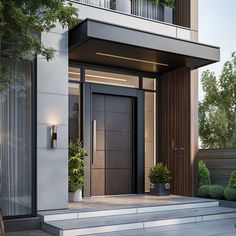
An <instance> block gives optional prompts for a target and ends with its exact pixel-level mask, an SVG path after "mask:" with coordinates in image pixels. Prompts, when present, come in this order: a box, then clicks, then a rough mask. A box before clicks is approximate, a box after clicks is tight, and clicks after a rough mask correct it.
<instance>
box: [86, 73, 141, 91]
mask: <svg viewBox="0 0 236 236" xmlns="http://www.w3.org/2000/svg"><path fill="white" fill-rule="evenodd" d="M85 81H86V82H90V83H97V84H105V85H115V86H123V87H129V88H138V87H139V77H138V76H131V75H125V74H117V73H110V72H103V71H95V70H85Z"/></svg>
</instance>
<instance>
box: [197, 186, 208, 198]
mask: <svg viewBox="0 0 236 236" xmlns="http://www.w3.org/2000/svg"><path fill="white" fill-rule="evenodd" d="M209 188H210V185H202V186H200V187H199V189H198V196H199V197H209Z"/></svg>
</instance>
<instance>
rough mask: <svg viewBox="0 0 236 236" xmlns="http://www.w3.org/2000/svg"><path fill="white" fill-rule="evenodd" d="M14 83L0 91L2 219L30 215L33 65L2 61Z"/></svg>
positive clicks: (22, 62)
mask: <svg viewBox="0 0 236 236" xmlns="http://www.w3.org/2000/svg"><path fill="white" fill-rule="evenodd" d="M4 65H8V66H10V67H11V70H12V71H13V72H12V76H13V77H16V78H17V80H15V82H13V83H11V84H10V85H9V86H8V87H7V88H5V89H4V90H3V91H1V92H0V206H1V208H2V213H3V215H4V216H18V215H30V214H32V132H31V129H32V116H31V114H32V95H31V92H32V86H31V77H32V71H31V69H32V64H31V61H20V62H17V63H16V62H14V63H12V62H11V61H10V60H6V59H1V61H0V66H4Z"/></svg>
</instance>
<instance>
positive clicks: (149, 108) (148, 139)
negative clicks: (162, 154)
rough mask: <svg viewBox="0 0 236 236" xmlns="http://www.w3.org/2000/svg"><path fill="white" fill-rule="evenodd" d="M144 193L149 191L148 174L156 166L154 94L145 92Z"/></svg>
mask: <svg viewBox="0 0 236 236" xmlns="http://www.w3.org/2000/svg"><path fill="white" fill-rule="evenodd" d="M144 117H145V191H146V192H148V191H149V186H150V182H149V179H148V173H149V170H150V168H152V167H153V166H154V165H155V164H156V93H153V92H145V114H144Z"/></svg>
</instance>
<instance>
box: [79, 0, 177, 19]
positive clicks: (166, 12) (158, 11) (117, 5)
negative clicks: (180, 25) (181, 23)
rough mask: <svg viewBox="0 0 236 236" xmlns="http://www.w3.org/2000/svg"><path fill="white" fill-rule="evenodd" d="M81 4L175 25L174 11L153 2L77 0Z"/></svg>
mask: <svg viewBox="0 0 236 236" xmlns="http://www.w3.org/2000/svg"><path fill="white" fill-rule="evenodd" d="M77 1H78V2H80V3H84V4H88V5H92V6H97V7H101V8H106V9H111V10H115V11H118V12H123V13H126V14H131V15H135V16H140V17H144V18H147V19H152V20H158V21H163V22H167V23H173V9H172V8H170V7H164V6H161V5H157V4H155V3H152V1H151V0H77Z"/></svg>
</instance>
